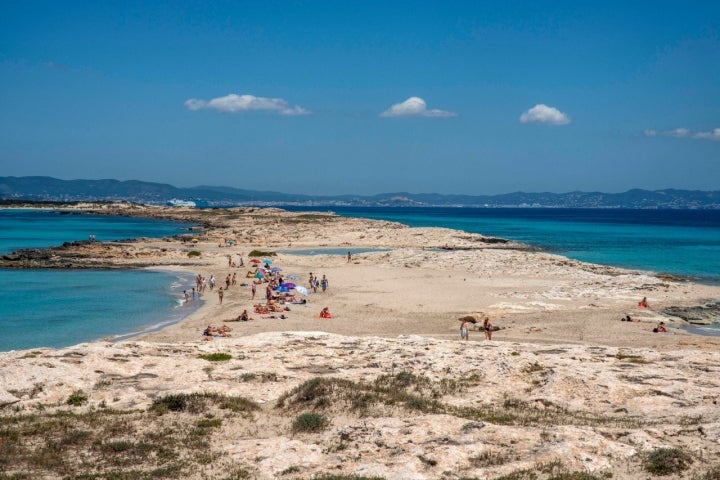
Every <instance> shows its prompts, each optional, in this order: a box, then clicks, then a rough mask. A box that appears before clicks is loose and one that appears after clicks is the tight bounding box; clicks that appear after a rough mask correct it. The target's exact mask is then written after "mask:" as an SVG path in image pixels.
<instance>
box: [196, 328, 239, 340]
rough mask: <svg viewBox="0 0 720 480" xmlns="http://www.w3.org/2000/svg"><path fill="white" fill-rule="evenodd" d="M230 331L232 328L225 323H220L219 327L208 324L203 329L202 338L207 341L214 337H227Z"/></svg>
mask: <svg viewBox="0 0 720 480" xmlns="http://www.w3.org/2000/svg"><path fill="white" fill-rule="evenodd" d="M231 331H232V328H230V327H228V326H227V325H221V326H219V327H213V326H212V325H208V326H207V328H206V329H205V330H203V340H205V341H206V342H208V341H210V340H212V339H213V338H215V337H229V336H230V332H231Z"/></svg>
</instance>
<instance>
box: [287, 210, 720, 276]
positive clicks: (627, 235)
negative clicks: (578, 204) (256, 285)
mask: <svg viewBox="0 0 720 480" xmlns="http://www.w3.org/2000/svg"><path fill="white" fill-rule="evenodd" d="M288 210H318V208H317V207H316V208H314V209H310V208H303V209H300V208H290V207H288ZM331 210H332V211H333V212H335V213H337V214H339V215H345V216H352V217H364V218H373V219H382V220H391V221H396V222H400V223H403V224H406V225H410V226H413V227H447V228H453V229H458V230H464V231H466V232H473V233H481V234H484V235H488V236H493V237H500V238H507V239H511V240H517V241H520V242H523V243H527V244H529V245H533V246H536V247H540V248H542V249H543V250H546V251H549V252H552V253H557V254H560V255H564V256H567V257H570V258H574V259H577V260H582V261H586V262H593V263H599V264H604V265H613V266H618V267H624V268H632V269H639V270H647V271H652V272H658V273H669V274H673V275H678V276H683V277H690V278H692V279H693V280H696V281H700V282H705V283H714V284H716V283H720V210H621V209H561V208H419V207H418V208H413V207H403V208H393V207H372V208H369V207H368V208H363V207H332V208H331Z"/></svg>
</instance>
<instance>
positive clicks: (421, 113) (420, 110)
mask: <svg viewBox="0 0 720 480" xmlns="http://www.w3.org/2000/svg"><path fill="white" fill-rule="evenodd" d="M380 116H381V117H395V118H397V117H435V118H450V117H457V113H453V112H448V111H445V110H436V109H433V110H428V109H427V104H426V103H425V100H423V99H422V98H420V97H410V98H408V99H407V100H405V101H404V102H402V103H396V104H395V105H393V106H392V107H390V108H388V109H387V110H385V111H384V112H382V113H381V114H380Z"/></svg>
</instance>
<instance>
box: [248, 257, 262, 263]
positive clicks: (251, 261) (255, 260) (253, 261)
mask: <svg viewBox="0 0 720 480" xmlns="http://www.w3.org/2000/svg"><path fill="white" fill-rule="evenodd" d="M250 263H260V260H258V259H257V258H253V259H252V260H250Z"/></svg>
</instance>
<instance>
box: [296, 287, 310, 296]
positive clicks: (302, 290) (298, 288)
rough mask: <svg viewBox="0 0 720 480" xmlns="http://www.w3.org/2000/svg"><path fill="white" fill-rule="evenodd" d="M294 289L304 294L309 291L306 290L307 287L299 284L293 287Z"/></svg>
mask: <svg viewBox="0 0 720 480" xmlns="http://www.w3.org/2000/svg"><path fill="white" fill-rule="evenodd" d="M295 291H296V292H298V293H300V294H302V295H306V296H307V295H308V293H310V292H308V289H307V288H305V287H301V286H300V285H298V286H296V287H295Z"/></svg>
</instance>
